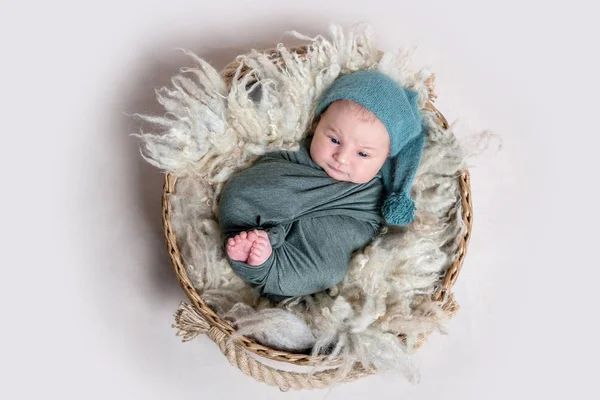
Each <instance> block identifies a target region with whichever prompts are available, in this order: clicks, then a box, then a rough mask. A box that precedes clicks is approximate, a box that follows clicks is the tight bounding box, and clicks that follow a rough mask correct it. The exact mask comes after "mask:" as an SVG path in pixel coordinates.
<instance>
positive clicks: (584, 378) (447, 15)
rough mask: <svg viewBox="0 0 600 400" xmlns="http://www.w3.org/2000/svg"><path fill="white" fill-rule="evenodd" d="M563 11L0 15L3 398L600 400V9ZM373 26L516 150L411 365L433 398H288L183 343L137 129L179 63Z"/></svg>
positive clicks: (317, 2)
mask: <svg viewBox="0 0 600 400" xmlns="http://www.w3.org/2000/svg"><path fill="white" fill-rule="evenodd" d="M35 3H37V4H35ZM549 3H554V2H542V1H534V2H532V1H523V0H520V1H513V0H504V1H500V2H494V3H492V2H486V1H479V0H469V1H466V0H456V1H443V0H439V1H431V0H430V1H426V0H423V1H410V2H409V1H380V0H372V1H371V2H370V3H368V5H367V1H354V0H345V1H326V0H302V1H297V2H289V3H288V2H285V1H281V0H277V1H274V0H255V1H232V0H219V1H214V2H207V1H198V0H196V1H183V0H171V1H160V2H158V1H157V2H151V1H141V0H136V1H114V0H104V1H101V2H99V1H96V2H91V1H89V2H85V1H61V0H55V1H51V2H50V1H49V2H26V1H21V2H17V1H9V2H6V1H3V2H1V3H0V4H1V6H0V54H1V57H0V58H1V61H0V101H1V102H2V106H1V107H0V110H1V111H0V112H1V118H2V119H1V120H2V125H1V129H0V135H1V142H0V149H1V157H0V163H1V164H0V165H1V166H2V170H3V172H4V175H3V179H2V181H3V182H2V184H1V188H2V196H1V197H0V198H1V200H0V201H1V206H2V207H1V210H2V220H3V229H2V230H1V231H0V232H2V234H1V235H2V237H1V240H0V246H1V249H2V253H1V254H2V272H3V274H2V290H1V294H0V296H1V302H0V304H1V307H2V308H1V313H0V323H1V330H0V332H1V333H0V335H1V338H2V340H1V341H0V346H1V348H0V350H1V354H0V359H1V361H0V363H1V365H2V372H1V375H0V381H1V382H2V383H1V384H0V394H1V395H2V396H1V397H2V398H5V399H34V398H61V399H78V398H86V399H107V398H110V399H138V398H139V399H166V398H177V399H201V398H203V399H204V398H211V397H213V396H214V397H215V398H216V397H217V396H218V397H223V398H226V399H228V398H234V397H237V396H243V397H245V398H260V399H274V398H283V397H284V396H285V397H286V398H290V399H308V398H310V399H321V398H323V397H324V396H326V395H328V397H327V398H328V399H359V398H360V399H364V398H367V396H369V398H378V399H399V398H400V399H405V398H406V399H433V398H445V399H448V400H455V399H456V400H458V399H460V400H465V399H506V398H546V399H563V398H577V399H588V398H598V397H596V396H597V393H596V391H597V380H598V377H597V375H598V364H597V361H598V356H599V350H598V329H597V328H596V327H597V324H598V323H597V315H598V313H597V310H596V303H597V299H598V295H597V282H598V278H599V273H598V268H599V266H600V265H599V264H600V263H599V261H598V255H597V253H598V251H597V248H598V244H597V241H598V236H599V235H598V227H599V220H598V216H597V207H596V204H598V196H597V193H596V190H597V186H598V185H597V182H598V172H599V171H598V159H599V157H598V156H597V154H596V153H597V148H598V144H599V143H600V141H599V140H598V135H599V133H600V132H599V130H598V125H597V114H598V110H597V107H596V106H597V103H598V100H597V98H598V91H599V85H598V81H599V80H598V71H599V69H600V63H599V59H598V57H599V56H598V44H597V43H596V42H597V39H598V37H600V29H599V28H598V21H597V15H598V9H597V8H596V7H597V6H593V5H592V2H591V1H590V2H583V1H577V0H575V1H569V2H564V3H563V4H549ZM360 20H369V21H371V23H372V24H373V28H374V31H375V34H376V35H377V38H378V43H379V47H380V48H381V49H384V50H391V49H394V48H397V47H399V46H411V45H415V46H416V47H417V53H416V56H415V63H416V64H417V65H428V66H431V68H432V69H433V70H434V71H435V72H436V73H437V92H438V94H439V101H438V102H437V105H438V107H439V108H440V110H441V111H442V112H443V113H444V114H445V115H446V116H447V117H448V119H449V120H451V121H453V120H456V119H460V120H461V121H462V122H463V130H462V132H463V133H464V134H465V135H466V134H468V133H471V132H476V131H481V130H490V131H493V132H495V133H497V134H498V135H500V136H501V137H502V140H503V147H502V150H501V151H499V152H498V151H493V146H492V151H489V152H487V153H485V154H484V155H482V156H480V157H479V158H477V159H475V160H473V164H474V165H473V168H472V169H471V172H472V188H473V200H474V207H475V225H474V228H473V237H472V240H471V244H470V247H469V252H468V256H467V259H466V263H465V265H464V269H463V272H462V274H461V276H460V279H459V281H458V283H457V286H456V288H455V293H456V297H457V299H458V301H459V303H460V304H461V306H462V310H461V311H460V312H459V313H458V315H457V316H456V317H455V318H454V319H453V320H452V322H451V323H450V326H449V335H447V336H441V335H439V334H436V335H434V336H432V337H431V339H430V340H429V341H428V343H427V344H426V345H425V346H424V348H423V349H422V351H420V352H419V354H418V355H417V356H416V359H415V361H416V363H417V365H418V366H419V368H420V371H421V374H422V380H421V382H420V383H419V384H418V385H412V384H409V383H406V382H405V381H404V379H403V378H401V377H397V376H394V375H386V376H375V377H370V378H366V379H363V380H360V381H357V382H355V383H351V384H345V385H342V386H340V387H337V388H335V389H334V390H333V391H331V392H330V393H329V394H327V392H326V391H305V392H294V393H287V394H282V393H280V392H279V391H278V390H277V389H275V388H272V387H268V386H266V385H264V384H259V383H257V382H255V381H254V380H252V379H251V378H249V377H246V376H245V375H243V374H242V373H241V372H240V371H238V370H236V369H234V368H233V367H231V366H230V365H229V364H228V362H227V360H226V359H225V358H224V357H223V356H222V355H221V354H220V352H219V351H218V349H217V347H216V346H215V345H214V344H213V343H212V342H210V341H209V340H208V339H207V338H206V337H201V338H198V339H196V340H194V341H193V342H190V343H187V344H181V343H180V341H179V339H178V338H176V337H175V330H174V329H172V328H171V327H170V325H171V323H172V322H173V319H172V314H173V312H174V311H175V309H176V308H177V305H178V303H179V301H180V300H183V299H184V294H183V292H182V291H181V290H180V288H179V286H178V283H177V282H176V279H175V275H174V273H173V272H172V270H171V267H170V264H169V261H168V258H167V256H166V252H165V250H164V248H165V246H164V243H163V238H162V227H161V216H160V194H161V186H162V176H161V174H160V172H159V171H157V170H155V169H154V168H153V167H151V166H149V165H147V164H145V163H144V162H142V161H141V159H140V157H139V154H138V151H137V143H136V141H135V140H134V139H133V138H132V137H130V136H128V134H130V133H133V132H136V131H137V129H138V128H139V126H138V125H136V123H135V122H134V121H132V119H131V118H129V117H127V116H126V115H125V114H124V113H134V112H143V113H155V112H160V108H158V107H157V105H156V102H155V101H154V93H153V89H154V88H155V87H159V86H162V85H164V84H167V83H168V78H169V76H171V75H172V74H174V73H175V72H176V71H177V69H178V67H179V66H181V65H183V64H185V63H188V60H187V59H186V58H185V57H184V56H183V55H182V53H181V52H179V51H177V50H176V49H177V48H188V49H191V50H193V51H194V52H196V53H197V54H199V55H200V56H201V57H204V58H206V59H208V60H209V61H210V62H212V63H213V64H214V65H215V66H216V67H218V68H222V67H223V66H224V65H225V64H226V63H227V62H228V61H230V60H231V59H233V58H234V56H235V55H237V54H239V53H243V52H245V51H247V50H248V49H250V48H266V47H272V46H273V45H275V44H277V43H278V42H280V41H282V40H283V41H286V39H285V37H283V36H282V34H283V33H284V32H285V31H288V30H292V29H295V30H298V31H300V32H303V33H307V34H310V35H314V34H317V33H325V32H326V29H327V26H328V23H329V22H335V23H340V24H342V25H345V26H347V25H348V24H350V23H353V22H355V21H360ZM594 182H596V183H594Z"/></svg>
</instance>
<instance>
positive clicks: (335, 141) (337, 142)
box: [331, 138, 340, 144]
mask: <svg viewBox="0 0 600 400" xmlns="http://www.w3.org/2000/svg"><path fill="white" fill-rule="evenodd" d="M331 143H334V144H340V141H339V140H337V139H336V138H331Z"/></svg>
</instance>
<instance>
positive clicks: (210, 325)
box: [162, 46, 473, 390]
mask: <svg viewBox="0 0 600 400" xmlns="http://www.w3.org/2000/svg"><path fill="white" fill-rule="evenodd" d="M293 51H294V52H295V53H297V54H299V55H303V54H305V53H306V47H305V46H301V47H296V48H294V49H293ZM266 53H269V54H270V56H271V58H272V60H273V62H274V63H278V64H282V63H283V60H282V59H281V57H279V56H278V54H279V53H278V51H277V50H269V51H267V52H266ZM238 67H239V62H238V61H234V62H232V63H231V64H230V65H228V66H227V67H226V68H225V69H224V70H223V71H222V72H221V76H222V77H223V78H224V80H225V82H226V83H227V84H228V85H229V84H231V80H232V79H233V77H234V75H235V71H236V70H237V69H238ZM246 72H247V70H244V69H242V73H241V75H240V77H241V76H243V75H244V74H245V73H246ZM432 86H433V85H432V82H431V85H430V99H434V98H435V94H434V93H433V88H432ZM425 108H426V109H427V110H429V111H433V112H434V113H435V115H436V118H435V120H436V123H437V124H438V125H440V126H441V127H443V128H447V127H448V123H447V121H446V119H445V118H444V116H443V115H442V114H441V113H440V112H439V111H438V110H437V109H436V108H435V107H434V106H433V104H431V102H428V103H427V104H426V106H425ZM459 180H460V188H461V198H462V207H463V216H462V218H463V220H464V224H465V226H466V230H465V232H464V235H463V237H462V238H461V242H460V245H459V248H458V254H457V257H456V260H455V261H454V263H453V264H452V266H451V267H450V268H449V269H448V271H447V272H446V274H445V276H444V277H443V278H442V279H441V281H440V284H439V287H438V289H437V290H436V292H435V293H434V294H433V296H432V297H433V300H435V301H440V302H442V303H443V309H444V310H445V312H446V313H447V314H448V315H449V316H452V315H453V314H454V313H455V312H456V311H457V310H458V305H457V303H456V302H455V301H454V298H453V296H452V292H451V289H452V286H453V285H454V283H455V282H456V280H457V278H458V274H459V272H460V270H461V267H462V265H463V262H464V259H465V255H466V251H467V245H468V243H469V238H470V235H471V227H472V221H473V217H472V215H473V214H472V203H471V188H470V181H469V172H468V170H463V171H462V172H461V175H460V177H459ZM176 184H177V179H176V177H174V176H173V175H170V174H166V175H165V183H164V190H163V196H162V208H163V225H164V233H165V239H166V243H167V249H168V252H169V257H170V259H171V264H172V265H173V268H174V269H175V273H176V274H177V278H178V280H179V283H180V284H181V286H182V288H183V290H184V291H185V293H186V294H187V296H188V298H189V300H190V301H191V303H192V305H191V306H190V305H188V304H186V303H183V302H182V303H181V305H180V308H179V309H178V311H177V312H176V314H175V319H176V323H175V324H174V325H173V327H175V328H178V329H179V331H178V335H179V336H183V340H184V341H188V340H191V339H193V338H194V337H196V336H197V335H198V334H201V333H204V334H206V335H207V336H209V337H210V338H211V339H212V340H213V341H214V342H215V343H216V344H217V345H218V346H219V348H220V349H221V351H222V352H223V354H224V355H225V356H226V357H227V359H228V360H229V361H230V363H231V364H232V365H234V366H236V367H238V368H240V369H241V370H242V371H243V372H244V373H246V374H247V375H249V376H252V377H253V378H255V379H256V380H257V381H259V382H265V383H267V384H269V385H273V386H278V387H279V388H280V389H281V390H289V389H312V388H324V387H327V386H329V385H330V383H331V382H332V381H333V380H334V379H335V373H336V370H335V368H334V369H329V370H325V371H321V372H316V373H314V372H313V373H296V372H288V371H284V370H280V369H276V368H273V367H270V366H267V365H265V364H263V363H262V362H260V361H259V360H258V359H256V358H255V357H252V356H251V355H250V354H249V353H253V354H256V355H258V356H262V357H265V358H268V359H271V360H275V361H281V362H286V363H290V364H294V365H298V366H309V365H316V364H318V363H319V362H321V361H322V360H323V359H324V358H325V357H326V356H319V357H316V358H311V357H310V355H309V354H295V353H288V352H285V351H279V350H275V349H272V348H269V347H266V346H263V345H261V344H259V343H257V342H255V341H254V340H252V339H250V338H247V337H243V336H239V337H238V338H236V340H235V342H233V341H228V339H229V338H230V337H231V335H232V334H233V333H234V332H235V329H234V328H233V327H232V326H231V325H230V324H229V323H228V322H227V321H225V320H223V319H222V318H221V317H219V316H218V315H217V314H216V313H215V312H214V311H213V310H212V309H211V308H210V307H209V306H208V305H207V304H206V303H205V302H204V300H203V299H202V297H201V296H200V294H199V293H198V292H197V291H196V289H195V288H194V287H193V285H192V283H191V281H190V279H189V277H188V275H187V272H186V269H185V267H184V264H183V261H182V259H181V254H180V252H179V249H178V247H177V238H176V235H175V232H174V230H173V227H172V225H171V220H170V216H171V205H170V203H169V200H168V198H169V195H170V194H172V193H174V192H175V190H176ZM424 340H425V335H422V336H421V338H420V340H419V343H418V346H420V345H421V344H422V343H423V341H424ZM373 372H374V371H367V370H364V369H363V368H362V367H360V366H356V367H355V368H354V369H353V370H352V372H351V373H350V374H349V375H348V376H346V377H345V378H344V380H343V381H344V382H346V381H351V380H354V379H357V378H360V377H362V376H366V375H369V374H371V373H373Z"/></svg>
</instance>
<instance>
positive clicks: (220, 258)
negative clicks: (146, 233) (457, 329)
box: [139, 25, 465, 376]
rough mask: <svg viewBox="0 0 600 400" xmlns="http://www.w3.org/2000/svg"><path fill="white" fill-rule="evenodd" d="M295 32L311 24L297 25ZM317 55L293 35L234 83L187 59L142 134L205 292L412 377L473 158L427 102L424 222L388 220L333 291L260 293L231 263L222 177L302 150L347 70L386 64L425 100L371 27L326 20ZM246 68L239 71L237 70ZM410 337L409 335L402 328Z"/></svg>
mask: <svg viewBox="0 0 600 400" xmlns="http://www.w3.org/2000/svg"><path fill="white" fill-rule="evenodd" d="M294 34H295V35H296V36H297V37H302V36H301V35H299V34H297V33H294ZM303 38H304V39H306V40H307V41H308V53H307V54H306V57H298V56H297V55H296V54H294V53H292V52H291V51H290V50H289V49H287V48H286V47H284V46H283V45H279V46H278V47H277V49H278V50H279V52H280V55H281V58H282V59H283V60H284V66H283V67H281V66H275V65H274V64H273V62H272V59H270V58H269V56H268V55H265V54H263V53H260V52H256V51H253V52H251V53H250V54H247V55H243V56H240V60H241V66H240V68H239V69H238V71H237V75H236V77H235V78H234V80H233V83H232V84H231V87H229V86H228V85H227V84H226V83H225V82H224V80H223V79H222V78H221V76H220V74H219V72H218V71H216V70H215V69H214V68H213V67H211V66H210V65H209V64H208V63H207V62H206V61H204V60H202V59H200V58H198V57H197V56H195V55H194V54H191V53H188V54H189V56H191V57H192V58H193V59H194V61H195V63H196V66H195V67H194V68H182V69H181V72H180V74H178V75H177V76H175V77H173V78H172V81H171V82H172V87H170V88H166V87H163V88H161V89H159V90H157V98H158V101H159V102H160V103H161V104H162V105H163V106H164V108H165V109H166V114H165V115H164V116H143V115H142V116H140V117H141V118H143V119H144V120H145V121H148V122H151V123H152V124H154V126H155V127H157V128H158V130H159V132H158V133H156V132H155V133H152V134H151V133H142V134H141V135H139V137H140V138H141V140H142V145H143V149H142V154H143V155H144V157H145V158H146V160H147V161H148V162H150V163H151V164H153V165H155V166H156V167H158V168H160V169H162V170H164V171H167V172H170V173H172V174H174V175H176V176H177V177H178V181H177V187H176V193H175V194H173V195H172V196H171V197H170V199H169V201H170V202H171V204H172V205H173V211H174V212H173V215H172V218H173V219H172V223H173V225H174V227H175V231H176V234H177V241H178V245H179V247H180V250H181V252H182V256H183V259H184V263H185V266H186V268H187V272H188V274H189V276H190V278H191V280H192V282H193V284H194V286H195V287H196V288H197V290H198V291H199V292H200V293H201V294H202V296H203V298H204V299H205V300H206V301H207V302H208V304H210V305H211V307H213V308H214V309H215V310H216V311H217V312H218V313H219V314H220V315H221V316H222V317H223V318H226V319H227V320H229V321H231V323H232V324H233V325H234V326H235V327H236V328H237V330H238V332H239V334H242V335H247V336H250V337H253V338H255V339H256V340H257V341H259V342H261V343H263V344H265V345H268V346H271V347H275V348H279V349H284V350H290V351H300V350H302V351H305V350H306V349H309V351H312V352H313V353H314V354H317V353H319V352H323V351H327V352H330V354H331V355H332V356H341V357H342V358H343V360H344V368H341V369H340V370H341V371H342V373H343V371H344V370H346V371H347V370H348V369H349V368H350V367H351V366H352V365H353V364H354V363H355V362H361V363H363V365H364V366H365V367H367V368H375V369H378V370H387V369H396V370H402V371H404V372H406V373H407V374H408V375H409V376H412V373H413V370H412V368H411V367H410V363H409V362H408V354H410V352H411V351H412V350H413V349H414V347H415V344H416V342H417V340H418V337H419V335H420V334H422V333H425V332H430V331H432V330H436V329H438V330H439V329H440V328H441V323H442V322H443V321H444V319H445V313H444V312H443V310H442V309H441V304H439V303H435V302H432V301H431V299H430V296H431V294H432V293H433V292H434V290H435V289H436V285H438V284H439V282H440V277H441V276H443V274H444V272H445V271H446V269H447V268H448V267H449V266H450V265H451V264H452V262H453V261H454V259H455V254H456V250H457V247H458V243H459V240H460V237H461V234H462V233H463V232H464V229H465V227H464V226H463V223H462V218H461V215H462V208H461V201H460V194H459V183H458V179H457V177H458V176H459V173H460V170H461V169H462V168H463V167H464V165H463V155H462V153H461V150H460V148H459V146H458V144H457V142H456V140H455V137H454V135H453V134H452V132H450V131H449V130H443V129H442V128H441V127H439V126H438V125H436V123H435V122H434V119H433V113H432V112H429V111H426V110H423V111H422V113H423V117H424V120H425V122H426V124H427V126H428V139H427V143H426V147H425V150H424V155H423V159H422V162H421V165H420V168H419V171H418V174H417V176H416V178H415V183H414V187H413V195H414V198H415V202H416V206H417V210H418V211H417V216H416V220H415V222H414V223H412V224H411V225H410V226H408V227H407V228H404V229H396V230H391V229H390V230H385V231H384V232H383V233H382V234H381V235H380V236H378V237H377V238H375V239H374V241H373V242H372V244H371V245H370V246H368V247H367V248H366V249H364V251H363V252H360V253H357V254H355V255H354V257H353V258H352V261H351V265H350V270H349V273H348V275H347V276H346V278H345V279H344V280H343V281H342V282H341V283H340V284H339V285H337V286H336V287H334V288H332V289H330V290H329V291H328V292H324V293H320V294H317V295H313V296H304V297H301V298H296V299H292V300H288V301H286V302H284V303H283V304H280V305H278V306H275V305H274V304H272V303H269V301H267V300H266V299H259V298H257V296H256V294H255V293H253V291H252V290H251V289H250V288H249V287H248V286H247V285H246V284H245V283H244V282H243V281H242V280H241V279H240V278H238V277H237V276H236V275H235V274H234V273H233V271H232V269H231V268H230V266H229V264H228V262H227V260H226V258H225V255H224V249H223V247H222V242H221V238H220V233H219V227H218V224H217V222H216V218H215V215H216V213H217V212H218V210H217V198H218V196H219V193H220V191H221V189H222V187H223V183H224V182H226V181H227V179H228V178H229V177H230V176H231V175H232V174H234V173H235V172H236V171H239V170H241V169H243V168H247V167H248V166H249V165H251V164H252V162H253V161H254V160H255V159H256V157H257V156H259V155H261V154H264V153H265V152H266V151H272V150H276V149H282V150H289V149H294V148H297V142H298V141H299V139H301V138H302V137H303V135H305V134H306V132H307V130H308V128H309V124H310V123H311V118H312V113H313V107H314V104H315V101H316V99H317V98H318V96H319V95H320V94H321V93H322V92H323V90H324V89H325V88H327V87H328V85H330V84H331V83H332V82H333V80H334V79H336V77H337V76H338V75H339V74H341V73H346V72H350V71H356V70H360V69H377V70H380V71H382V72H384V73H386V74H388V75H390V76H391V77H393V78H394V79H395V80H397V81H398V82H399V83H401V84H402V85H405V86H407V87H409V88H411V89H413V90H416V91H417V92H418V93H419V96H420V105H421V107H423V105H424V104H425V102H426V101H427V100H429V98H428V96H430V93H429V92H428V90H427V84H426V80H427V78H429V77H430V73H429V72H428V71H426V70H423V71H417V72H413V71H411V70H410V69H409V68H408V61H409V58H408V56H407V55H406V54H404V53H402V52H394V53H384V54H383V55H382V56H381V57H380V55H379V54H378V50H377V47H376V46H375V43H374V41H373V40H372V37H371V34H370V29H369V27H368V26H366V25H357V26H355V27H353V28H351V29H349V30H348V31H345V32H344V31H343V30H342V29H341V28H340V27H338V26H332V27H331V28H330V38H325V37H321V36H318V37H316V38H312V39H311V38H306V37H303ZM242 66H246V67H248V68H250V72H249V73H248V74H246V75H245V76H243V77H241V78H240V76H239V75H240V71H241V67H242ZM398 335H404V336H405V337H406V343H403V342H402V341H401V340H399V339H398V337H397V336H398Z"/></svg>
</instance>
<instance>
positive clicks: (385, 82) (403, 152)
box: [316, 71, 426, 225]
mask: <svg viewBox="0 0 600 400" xmlns="http://www.w3.org/2000/svg"><path fill="white" fill-rule="evenodd" d="M342 99H343V100H352V101H354V102H356V103H359V104H361V105H363V106H364V107H366V108H367V109H369V110H370V111H371V112H372V113H373V114H375V115H376V116H377V118H379V119H380V120H381V122H383V124H384V125H385V127H386V129H387V132H388V134H389V135H390V144H391V149H390V157H389V158H388V159H387V161H386V162H385V164H384V165H383V167H382V168H381V173H382V180H383V185H384V189H385V191H386V198H385V200H384V202H383V206H382V209H381V211H382V214H383V216H384V218H385V220H386V222H387V223H388V224H391V225H407V224H409V223H410V222H412V220H413V219H414V210H415V204H414V201H413V199H412V198H411V195H410V189H411V186H412V182H413V179H414V177H415V174H416V172H417V168H418V167H419V163H420V161H421V154H422V153H423V146H424V144H425V132H426V130H425V127H424V126H423V120H422V118H421V115H420V114H419V108H418V105H417V99H418V94H417V92H414V91H412V90H409V89H406V88H404V87H402V86H400V85H399V84H398V83H397V82H395V81H394V80H392V79H391V78H390V77H388V76H387V75H384V74H383V73H381V72H378V71H357V72H353V73H350V74H347V75H343V76H341V77H340V78H338V79H336V80H335V81H334V82H333V84H332V85H331V86H330V87H329V88H328V89H327V90H326V91H325V93H324V94H323V96H321V98H320V100H319V102H318V103H317V109H316V116H317V117H318V116H319V115H321V113H323V112H324V111H325V109H326V108H327V106H329V105H330V104H331V103H333V102H334V101H336V100H342Z"/></svg>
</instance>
